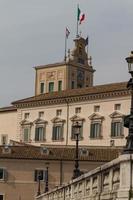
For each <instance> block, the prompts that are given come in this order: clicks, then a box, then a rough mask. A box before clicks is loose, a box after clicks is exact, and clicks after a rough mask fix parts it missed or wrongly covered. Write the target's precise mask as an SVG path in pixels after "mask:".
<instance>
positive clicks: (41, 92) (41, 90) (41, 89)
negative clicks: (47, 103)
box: [40, 82, 44, 94]
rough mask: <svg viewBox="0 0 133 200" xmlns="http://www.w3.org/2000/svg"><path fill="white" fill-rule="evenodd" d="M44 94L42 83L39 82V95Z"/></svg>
mask: <svg viewBox="0 0 133 200" xmlns="http://www.w3.org/2000/svg"><path fill="white" fill-rule="evenodd" d="M43 93H44V83H43V82H41V83H40V94H43Z"/></svg>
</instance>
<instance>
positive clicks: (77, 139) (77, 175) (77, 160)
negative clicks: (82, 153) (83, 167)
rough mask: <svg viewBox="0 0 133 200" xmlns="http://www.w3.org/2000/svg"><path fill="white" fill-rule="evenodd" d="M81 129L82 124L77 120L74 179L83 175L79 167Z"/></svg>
mask: <svg viewBox="0 0 133 200" xmlns="http://www.w3.org/2000/svg"><path fill="white" fill-rule="evenodd" d="M80 129H81V125H80V124H79V123H78V122H76V125H75V126H74V131H75V132H74V134H75V137H76V149H75V168H74V170H73V176H72V179H75V178H77V177H79V176H80V175H81V171H80V169H79V147H78V143H79V134H80Z"/></svg>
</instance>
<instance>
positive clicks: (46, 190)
mask: <svg viewBox="0 0 133 200" xmlns="http://www.w3.org/2000/svg"><path fill="white" fill-rule="evenodd" d="M48 170H49V163H46V172H45V191H44V192H45V193H46V192H48V191H49V187H48V181H49V180H48V175H49V174H48V173H49V171H48Z"/></svg>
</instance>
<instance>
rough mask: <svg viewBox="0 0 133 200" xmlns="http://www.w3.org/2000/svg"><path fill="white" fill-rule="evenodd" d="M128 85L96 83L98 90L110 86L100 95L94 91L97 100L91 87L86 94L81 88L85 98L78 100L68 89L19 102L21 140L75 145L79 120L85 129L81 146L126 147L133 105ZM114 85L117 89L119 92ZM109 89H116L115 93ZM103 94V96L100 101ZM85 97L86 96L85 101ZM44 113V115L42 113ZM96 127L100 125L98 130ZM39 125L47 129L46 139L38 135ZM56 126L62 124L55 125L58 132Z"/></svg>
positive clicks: (45, 143)
mask: <svg viewBox="0 0 133 200" xmlns="http://www.w3.org/2000/svg"><path fill="white" fill-rule="evenodd" d="M125 86H126V83H117V84H109V85H104V86H96V87H95V88H97V90H98V91H99V88H101V89H100V90H103V88H104V87H106V88H107V89H106V93H105V94H103V93H102V92H101V91H99V92H97V95H96V94H94V99H93V94H92V91H91V89H89V88H88V89H86V90H85V91H86V93H87V94H86V95H85V94H84V95H83V90H82V89H81V91H82V92H79V94H80V98H81V101H80V100H77V97H76V95H74V93H73V92H72V93H71V94H70V93H69V91H68V93H69V96H67V92H65V91H64V93H63V92H62V93H60V96H56V95H57V93H53V94H52V95H49V96H47V95H43V96H39V98H40V100H39V99H36V100H33V98H31V99H25V100H24V101H18V102H15V103H14V105H16V106H17V107H18V108H17V112H18V116H19V117H18V120H17V131H18V132H17V140H18V141H23V142H27V143H31V144H34V145H53V144H55V145H75V139H74V137H73V126H74V124H75V122H79V123H80V125H81V128H82V131H81V138H80V145H81V146H82V145H83V146H84V145H86V146H88V145H89V146H112V145H114V146H123V145H125V137H126V135H127V131H128V130H127V128H125V127H124V124H123V123H124V121H123V120H124V116H126V115H128V113H129V108H130V94H129V91H128V90H127V89H126V87H125ZM113 87H114V88H117V91H115V90H116V89H113ZM120 87H121V88H120ZM109 88H110V89H109ZM93 89H94V87H93ZM109 90H112V93H111V92H109ZM121 90H122V91H121ZM76 91H79V90H75V93H76ZM99 95H102V96H101V99H100V100H99ZM118 95H119V96H118ZM82 97H83V98H85V97H86V99H85V100H83V98H82ZM35 98H36V97H35ZM87 98H88V99H87ZM90 98H92V100H91V99H90ZM62 99H63V102H62ZM72 99H73V101H72ZM45 104H46V105H45ZM40 113H41V114H42V116H39V115H40ZM26 114H28V118H27V119H25V115H26ZM95 124H96V125H95ZM93 126H96V128H95V127H94V130H92V129H93ZM38 127H42V129H43V134H44V136H43V137H42V138H39V136H37V134H39V133H37V131H36V128H38ZM54 127H59V128H55V129H56V130H55V133H54ZM25 128H29V129H28V131H27V132H28V133H27V141H26V140H25V139H24V134H25V133H24V130H25ZM40 129H41V128H40ZM57 129H58V130H57ZM40 134H41V131H40ZM54 134H55V135H54ZM37 137H38V138H37ZM40 137H41V136H40Z"/></svg>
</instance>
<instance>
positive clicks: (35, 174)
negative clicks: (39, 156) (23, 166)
mask: <svg viewBox="0 0 133 200" xmlns="http://www.w3.org/2000/svg"><path fill="white" fill-rule="evenodd" d="M37 171H38V170H35V172H34V181H37V174H38V173H37Z"/></svg>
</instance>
